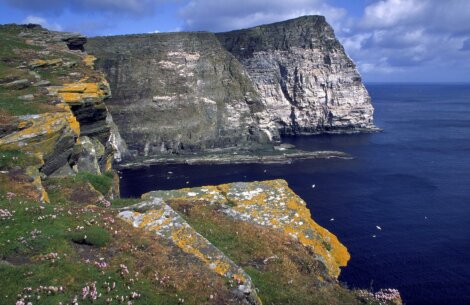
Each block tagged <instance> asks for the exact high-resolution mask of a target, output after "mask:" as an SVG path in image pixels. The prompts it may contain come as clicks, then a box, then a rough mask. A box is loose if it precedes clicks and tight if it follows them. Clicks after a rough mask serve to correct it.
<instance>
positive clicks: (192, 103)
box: [86, 33, 277, 156]
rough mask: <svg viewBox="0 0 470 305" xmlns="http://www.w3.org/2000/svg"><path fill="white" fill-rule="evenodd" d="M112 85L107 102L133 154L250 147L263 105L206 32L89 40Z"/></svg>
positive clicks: (262, 136) (260, 135)
mask: <svg viewBox="0 0 470 305" xmlns="http://www.w3.org/2000/svg"><path fill="white" fill-rule="evenodd" d="M86 48H87V51H88V52H90V53H92V54H94V55H95V56H96V57H97V58H98V61H97V62H96V64H97V65H98V66H99V67H100V68H102V69H103V70H104V71H105V72H106V75H107V78H108V80H109V82H110V84H111V89H112V92H113V98H111V99H110V100H108V101H107V103H106V104H107V106H108V107H109V109H110V111H111V114H112V116H113V119H114V122H115V123H116V124H117V126H118V127H119V130H120V133H121V136H122V138H123V139H124V141H125V142H126V143H127V146H128V148H129V151H130V152H131V153H132V154H133V155H134V156H150V155H158V154H166V153H175V152H176V153H184V152H193V151H202V150H211V149H214V148H234V147H235V148H240V147H251V146H256V145H259V144H262V143H265V142H268V141H270V140H271V139H272V138H273V137H277V134H275V135H272V134H270V135H268V134H266V133H264V132H262V131H261V128H260V123H259V122H260V120H259V118H263V117H266V115H265V114H264V113H263V111H264V106H263V104H262V102H261V100H260V97H259V95H258V93H257V91H256V90H255V88H254V87H253V85H252V83H251V81H250V79H249V78H248V75H247V74H246V71H245V70H244V68H243V67H242V66H241V65H240V63H239V62H238V61H237V60H236V59H235V58H234V57H233V56H232V55H231V54H230V53H228V52H227V51H226V50H225V49H224V48H223V47H222V46H221V45H220V43H219V41H218V40H217V38H216V37H215V35H214V34H211V33H163V34H148V35H131V36H115V37H98V38H92V39H89V42H88V44H87V46H86Z"/></svg>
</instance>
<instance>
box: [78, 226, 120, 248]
mask: <svg viewBox="0 0 470 305" xmlns="http://www.w3.org/2000/svg"><path fill="white" fill-rule="evenodd" d="M69 236H70V239H71V240H72V241H73V242H74V243H77V244H85V245H90V246H97V247H103V246H105V245H106V244H107V243H108V242H109V240H110V239H111V236H110V235H109V233H108V231H106V230H105V229H103V228H100V227H96V226H93V227H89V228H86V229H85V230H83V231H80V232H73V233H70V235H69Z"/></svg>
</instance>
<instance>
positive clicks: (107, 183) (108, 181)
mask: <svg viewBox="0 0 470 305" xmlns="http://www.w3.org/2000/svg"><path fill="white" fill-rule="evenodd" d="M72 179H74V180H78V181H84V182H89V183H90V184H91V185H92V186H93V187H94V188H95V189H96V190H97V191H98V192H100V193H101V194H103V195H106V194H107V193H108V192H109V191H110V190H111V187H112V186H113V183H114V178H113V173H112V172H107V173H105V174H104V175H97V174H93V173H89V172H79V173H77V175H76V176H75V177H73V178H72Z"/></svg>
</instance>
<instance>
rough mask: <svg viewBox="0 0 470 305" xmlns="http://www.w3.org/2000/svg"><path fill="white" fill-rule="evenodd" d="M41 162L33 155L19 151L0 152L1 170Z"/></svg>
mask: <svg viewBox="0 0 470 305" xmlns="http://www.w3.org/2000/svg"><path fill="white" fill-rule="evenodd" d="M38 162H39V160H38V159H37V157H36V156H34V155H32V154H26V153H24V152H21V151H18V150H0V170H3V169H7V168H13V167H17V166H18V167H22V168H25V167H27V166H29V165H34V164H38Z"/></svg>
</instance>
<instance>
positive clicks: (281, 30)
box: [216, 16, 341, 56]
mask: <svg viewBox="0 0 470 305" xmlns="http://www.w3.org/2000/svg"><path fill="white" fill-rule="evenodd" d="M216 35H217V37H218V38H219V40H220V41H221V43H222V44H223V45H224V46H225V47H226V48H227V49H228V50H229V51H230V52H232V53H235V54H238V53H240V54H242V56H243V55H245V56H246V54H251V53H253V52H256V51H263V50H268V49H269V50H273V49H274V50H288V49H289V48H291V47H299V48H309V49H311V48H325V47H326V48H333V47H341V44H340V43H339V42H338V41H337V40H336V38H335V34H334V31H333V28H332V27H331V26H330V25H329V24H328V23H327V22H326V19H325V17H323V16H303V17H299V18H295V19H291V20H286V21H281V22H276V23H271V24H266V25H260V26H256V27H252V28H248V29H242V30H234V31H229V32H224V33H217V34H216Z"/></svg>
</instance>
